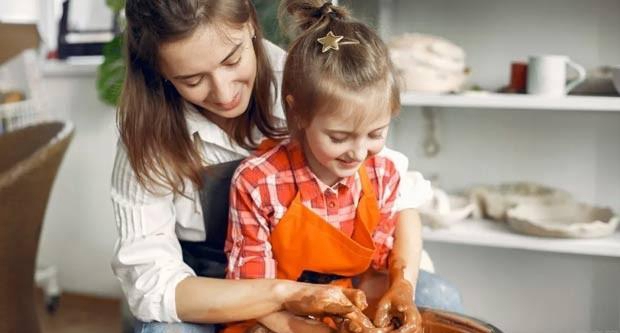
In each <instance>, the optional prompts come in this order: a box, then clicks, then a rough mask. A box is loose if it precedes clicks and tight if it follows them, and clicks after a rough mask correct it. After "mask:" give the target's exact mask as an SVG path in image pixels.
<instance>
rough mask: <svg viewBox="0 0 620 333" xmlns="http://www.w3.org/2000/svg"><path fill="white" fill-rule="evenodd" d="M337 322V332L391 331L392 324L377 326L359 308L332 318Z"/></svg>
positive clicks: (367, 332) (379, 332) (366, 332)
mask: <svg viewBox="0 0 620 333" xmlns="http://www.w3.org/2000/svg"><path fill="white" fill-rule="evenodd" d="M334 321H336V323H337V324H338V332H339V333H385V332H391V331H392V329H393V326H389V327H383V328H378V327H375V325H374V324H373V323H372V321H371V320H370V319H368V317H366V315H365V314H364V313H363V312H362V311H361V310H359V309H355V311H353V312H351V313H348V314H346V315H344V316H343V317H340V318H336V317H335V318H334Z"/></svg>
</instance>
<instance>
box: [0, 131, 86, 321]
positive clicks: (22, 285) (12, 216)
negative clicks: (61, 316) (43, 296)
mask: <svg viewBox="0 0 620 333" xmlns="http://www.w3.org/2000/svg"><path fill="white" fill-rule="evenodd" d="M73 130H74V128H73V125H72V124H71V123H65V122H49V123H41V124H37V125H34V126H30V127H25V128H22V129H19V130H16V131H13V132H8V133H5V134H2V135H0V332H7V333H9V332H10V333H13V332H23V333H34V332H40V329H39V324H38V319H37V314H36V311H35V305H34V290H35V288H34V274H35V262H36V256H37V249H38V245H39V235H40V232H41V227H42V223H43V218H44V217H45V209H46V207H47V201H48V197H49V194H50V191H51V188H52V184H53V182H54V178H55V177H56V173H57V171H58V167H59V165H60V162H61V161H62V158H63V155H64V153H65V151H66V150H67V146H68V145H69V142H70V141H71V138H72V136H73Z"/></svg>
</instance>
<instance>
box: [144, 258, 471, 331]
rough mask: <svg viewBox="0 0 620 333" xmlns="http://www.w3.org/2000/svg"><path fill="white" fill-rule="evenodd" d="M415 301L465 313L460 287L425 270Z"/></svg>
mask: <svg viewBox="0 0 620 333" xmlns="http://www.w3.org/2000/svg"><path fill="white" fill-rule="evenodd" d="M415 303H416V305H417V306H423V307H427V308H431V309H438V310H446V311H452V312H457V313H463V305H462V304H461V294H460V293H459V291H458V289H456V287H454V286H453V285H452V284H450V283H448V282H447V281H446V280H444V279H442V278H441V277H439V275H437V274H433V273H429V272H427V271H423V270H420V272H419V273H418V284H417V286H416V291H415ZM134 333H215V326H214V325H197V324H190V323H174V324H170V323H159V322H148V323H144V322H141V321H136V326H135V328H134Z"/></svg>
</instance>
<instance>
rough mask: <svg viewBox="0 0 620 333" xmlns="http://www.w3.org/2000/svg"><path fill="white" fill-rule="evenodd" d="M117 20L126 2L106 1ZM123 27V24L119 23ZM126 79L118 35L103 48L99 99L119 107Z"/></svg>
mask: <svg viewBox="0 0 620 333" xmlns="http://www.w3.org/2000/svg"><path fill="white" fill-rule="evenodd" d="M106 4H107V5H108V7H110V9H112V12H113V13H114V15H115V17H116V18H117V20H120V19H121V16H120V13H121V11H122V10H123V8H125V0H106ZM119 23H121V25H122V22H119ZM124 78H125V63H124V59H123V38H122V35H120V34H119V35H117V36H115V37H114V39H112V40H111V41H110V42H108V43H107V44H106V45H105V46H104V47H103V63H102V64H101V65H99V68H98V69H97V92H98V94H99V99H101V100H102V101H103V102H104V103H106V104H109V105H114V106H115V105H117V104H118V97H119V96H120V94H121V89H122V87H123V80H124Z"/></svg>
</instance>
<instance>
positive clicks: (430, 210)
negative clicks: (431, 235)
mask: <svg viewBox="0 0 620 333" xmlns="http://www.w3.org/2000/svg"><path fill="white" fill-rule="evenodd" d="M474 208H475V207H474V204H473V203H472V202H471V201H470V200H469V198H468V197H465V196H458V195H449V194H447V193H445V192H444V191H442V190H440V189H433V200H431V202H430V203H429V204H427V205H425V206H422V207H420V209H419V211H420V217H421V218H422V223H423V224H424V225H428V226H430V227H431V228H433V229H438V228H447V227H450V226H452V225H454V224H455V223H457V222H460V221H463V220H465V219H466V218H468V217H469V216H470V215H471V214H472V212H473V211H474Z"/></svg>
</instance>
